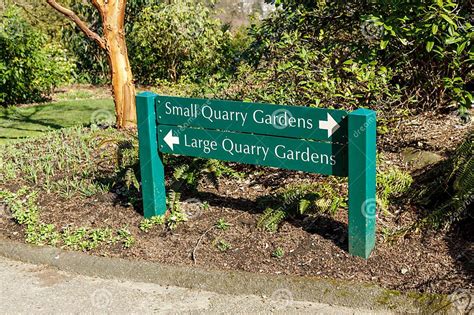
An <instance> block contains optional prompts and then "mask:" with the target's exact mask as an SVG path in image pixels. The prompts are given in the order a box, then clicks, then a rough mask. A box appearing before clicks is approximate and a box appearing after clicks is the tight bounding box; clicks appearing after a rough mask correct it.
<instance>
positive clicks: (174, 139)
mask: <svg viewBox="0 0 474 315" xmlns="http://www.w3.org/2000/svg"><path fill="white" fill-rule="evenodd" d="M163 140H165V142H166V144H167V145H168V146H169V147H170V148H171V150H174V148H173V146H174V145H175V144H179V137H175V136H173V131H172V130H170V131H169V132H168V134H167V135H166V136H165V137H164V139H163Z"/></svg>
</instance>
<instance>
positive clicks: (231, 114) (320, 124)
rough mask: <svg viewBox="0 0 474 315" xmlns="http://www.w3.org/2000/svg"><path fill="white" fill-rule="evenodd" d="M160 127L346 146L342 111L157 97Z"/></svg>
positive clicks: (343, 112)
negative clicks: (306, 140)
mask: <svg viewBox="0 0 474 315" xmlns="http://www.w3.org/2000/svg"><path fill="white" fill-rule="evenodd" d="M156 104H157V106H156V112H157V121H158V123H159V124H165V125H175V126H186V127H202V128H207V129H220V130H226V131H238V132H245V133H255V134H263V135H272V136H283V137H289V138H299V139H313V140H321V141H328V142H347V124H346V120H344V118H345V117H346V116H347V112H346V111H344V110H333V109H321V108H309V107H300V106H283V105H270V104H259V103H244V102H232V101H220V100H204V99H194V98H181V97H171V96H157V98H156Z"/></svg>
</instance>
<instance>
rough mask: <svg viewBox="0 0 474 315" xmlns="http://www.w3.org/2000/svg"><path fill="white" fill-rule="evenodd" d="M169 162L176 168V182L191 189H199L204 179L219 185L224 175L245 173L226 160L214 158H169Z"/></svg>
mask: <svg viewBox="0 0 474 315" xmlns="http://www.w3.org/2000/svg"><path fill="white" fill-rule="evenodd" d="M166 163H167V164H169V165H170V166H172V167H173V168H174V172H173V178H174V179H175V180H176V184H179V185H181V184H184V185H186V186H188V187H189V188H191V189H197V186H198V185H199V182H200V181H201V180H202V179H207V180H208V181H210V182H211V183H212V184H214V186H216V187H217V186H218V185H219V179H220V178H221V177H222V176H230V177H233V178H242V177H243V174H242V173H239V172H237V171H235V170H234V169H232V168H231V167H229V166H227V165H226V164H225V163H224V162H222V161H218V160H213V159H206V160H204V159H198V158H193V159H183V158H182V157H179V158H169V159H168V160H167V161H166Z"/></svg>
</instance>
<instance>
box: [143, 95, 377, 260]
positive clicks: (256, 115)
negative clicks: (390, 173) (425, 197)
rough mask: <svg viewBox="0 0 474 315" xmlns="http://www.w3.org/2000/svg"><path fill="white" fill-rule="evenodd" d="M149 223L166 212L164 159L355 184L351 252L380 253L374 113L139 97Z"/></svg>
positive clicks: (351, 204)
mask: <svg viewBox="0 0 474 315" xmlns="http://www.w3.org/2000/svg"><path fill="white" fill-rule="evenodd" d="M137 118H138V121H137V122H138V136H139V145H140V150H139V154H140V170H141V178H142V182H141V186H142V196H143V209H144V215H145V217H151V216H154V215H161V214H164V213H165V212H166V210H167V209H166V192H165V174H164V166H163V162H162V158H161V154H162V153H167V154H179V155H185V156H194V157H200V158H212V159H218V160H223V161H232V162H238V163H246V164H255V165H262V166H271V167H278V168H285V169H291V170H299V171H305V172H311V173H318V174H323V175H335V176H343V177H348V179H349V180H348V182H349V215H348V217H349V222H348V229H349V252H350V253H351V254H353V255H356V256H360V257H363V258H368V257H369V255H370V253H371V251H372V249H373V248H374V246H375V217H376V209H375V206H376V199H375V174H376V172H375V163H376V160H375V154H376V134H375V130H376V116H375V112H374V111H371V110H367V109H359V110H356V111H353V112H346V111H343V110H335V109H321V108H306V107H296V106H284V105H273V104H259V103H245V102H231V101H221V100H206V99H193V98H180V97H171V96H159V95H156V94H153V93H150V92H145V93H142V94H139V95H138V96H137Z"/></svg>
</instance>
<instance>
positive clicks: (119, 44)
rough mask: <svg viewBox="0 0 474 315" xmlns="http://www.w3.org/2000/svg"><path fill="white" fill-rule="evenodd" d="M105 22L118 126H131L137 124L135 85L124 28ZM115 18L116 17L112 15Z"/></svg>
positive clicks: (105, 35) (105, 37) (105, 36)
mask: <svg viewBox="0 0 474 315" xmlns="http://www.w3.org/2000/svg"><path fill="white" fill-rule="evenodd" d="M108 19H109V18H107V20H106V21H105V23H104V39H105V45H106V50H107V56H108V58H109V65H110V72H111V77H112V91H113V95H114V102H115V113H116V117H117V128H130V127H133V126H135V124H136V120H137V119H136V110H135V85H134V83H133V76H132V69H131V67H130V62H129V59H128V52H127V44H126V42H125V34H124V30H123V28H122V29H121V30H120V29H118V28H117V27H116V26H114V25H113V23H108ZM112 19H114V17H112Z"/></svg>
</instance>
